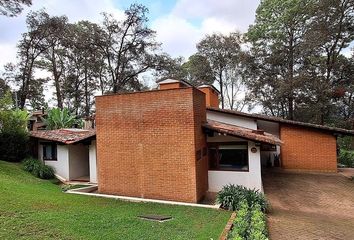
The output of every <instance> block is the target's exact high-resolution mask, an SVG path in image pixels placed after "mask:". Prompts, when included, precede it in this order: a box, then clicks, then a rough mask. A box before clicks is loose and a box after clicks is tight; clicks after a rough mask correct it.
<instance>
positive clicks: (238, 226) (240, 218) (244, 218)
mask: <svg viewBox="0 0 354 240" xmlns="http://www.w3.org/2000/svg"><path fill="white" fill-rule="evenodd" d="M248 208H249V206H248V204H247V202H246V201H242V202H241V205H240V209H239V210H238V211H237V215H236V218H235V220H234V222H233V231H231V233H230V234H229V236H228V238H229V239H233V240H235V239H244V238H246V236H247V231H248V227H249V222H250V221H249V209H248Z"/></svg>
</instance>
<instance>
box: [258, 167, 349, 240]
mask: <svg viewBox="0 0 354 240" xmlns="http://www.w3.org/2000/svg"><path fill="white" fill-rule="evenodd" d="M263 185H264V190H265V193H266V196H267V198H268V199H269V200H270V203H271V207H272V209H271V211H270V213H269V214H268V215H267V216H268V227H269V232H270V239H272V240H277V239H281V240H287V239H289V240H295V239H303V240H305V239H341V240H342V239H348V240H352V239H354V181H351V180H349V179H348V178H345V177H344V176H342V175H340V174H311V173H290V172H267V173H265V174H264V176H263Z"/></svg>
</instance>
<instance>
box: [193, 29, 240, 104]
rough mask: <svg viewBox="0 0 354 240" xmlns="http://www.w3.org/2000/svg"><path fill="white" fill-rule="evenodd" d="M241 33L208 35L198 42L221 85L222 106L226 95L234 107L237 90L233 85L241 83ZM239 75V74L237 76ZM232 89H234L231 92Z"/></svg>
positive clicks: (200, 50)
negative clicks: (239, 70) (239, 67)
mask: <svg viewBox="0 0 354 240" xmlns="http://www.w3.org/2000/svg"><path fill="white" fill-rule="evenodd" d="M241 43H242V38H241V34H240V33H238V32H232V33H230V34H228V35H223V34H216V33H214V34H212V35H207V36H206V37H205V38H203V39H202V40H201V41H200V42H199V43H198V44H197V49H198V54H199V55H201V56H204V57H205V58H206V59H207V60H208V61H209V63H210V66H211V69H212V71H213V75H214V78H215V79H216V81H217V83H218V85H219V87H220V95H221V96H220V98H221V107H222V108H224V107H225V105H226V99H225V96H228V104H227V105H228V107H230V108H234V106H235V102H236V100H237V99H236V98H235V97H234V96H235V92H234V91H235V90H237V87H236V88H233V87H231V86H235V85H238V84H239V83H240V81H239V80H240V78H239V75H238V74H239V72H238V66H239V63H240V55H241ZM237 75H238V76H237ZM230 91H232V92H231V93H230Z"/></svg>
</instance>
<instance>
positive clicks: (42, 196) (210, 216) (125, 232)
mask: <svg viewBox="0 0 354 240" xmlns="http://www.w3.org/2000/svg"><path fill="white" fill-rule="evenodd" d="M141 214H161V215H171V216H172V217H173V220H171V221H167V222H163V223H159V222H152V221H146V220H142V219H139V218H137V216H138V215H141ZM229 217H230V213H229V212H226V211H222V210H215V209H204V208H195V207H184V206H172V205H162V204H155V203H131V202H124V201H119V200H114V199H106V198H98V197H89V196H82V195H74V194H68V193H63V192H62V191H61V188H60V186H58V185H55V184H53V183H52V182H51V181H47V180H40V179H37V178H35V177H33V176H32V175H31V174H29V173H27V172H25V171H23V170H22V168H21V165H19V164H14V163H7V162H3V161H0V239H217V238H218V237H219V235H220V234H221V232H222V230H223V228H224V226H225V224H226V222H227V220H228V218H229Z"/></svg>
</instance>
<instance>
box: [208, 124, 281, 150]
mask: <svg viewBox="0 0 354 240" xmlns="http://www.w3.org/2000/svg"><path fill="white" fill-rule="evenodd" d="M203 128H206V129H210V130H213V131H215V132H218V133H222V134H227V135H230V136H234V137H240V138H244V139H247V140H251V141H255V142H261V143H269V144H274V145H281V144H282V143H283V142H282V141H281V140H280V139H279V138H277V137H276V136H274V135H272V134H270V133H267V132H260V131H257V130H254V129H249V128H243V127H239V126H235V125H231V124H226V123H221V122H217V121H212V120H208V122H207V123H205V124H203Z"/></svg>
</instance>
